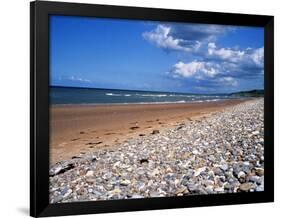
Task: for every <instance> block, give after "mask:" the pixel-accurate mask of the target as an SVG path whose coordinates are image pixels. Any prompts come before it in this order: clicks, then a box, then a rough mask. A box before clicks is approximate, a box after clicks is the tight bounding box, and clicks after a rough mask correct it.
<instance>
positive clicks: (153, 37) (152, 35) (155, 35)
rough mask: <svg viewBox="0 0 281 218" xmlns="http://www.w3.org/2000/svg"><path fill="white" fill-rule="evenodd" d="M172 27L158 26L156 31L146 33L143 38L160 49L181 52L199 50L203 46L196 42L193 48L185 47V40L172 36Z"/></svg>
mask: <svg viewBox="0 0 281 218" xmlns="http://www.w3.org/2000/svg"><path fill="white" fill-rule="evenodd" d="M170 33H171V27H169V26H166V25H158V26H157V27H156V29H154V30H152V31H150V32H144V33H143V37H144V39H146V40H147V41H150V42H152V43H154V44H155V45H156V46H157V47H159V48H164V49H172V50H179V51H186V52H187V51H190V50H191V49H194V50H198V49H199V48H200V46H201V43H200V42H199V41H195V42H194V43H193V44H192V46H184V45H183V44H185V40H183V39H180V38H174V37H173V36H172V35H171V34H170Z"/></svg>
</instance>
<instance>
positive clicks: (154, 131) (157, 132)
mask: <svg viewBox="0 0 281 218" xmlns="http://www.w3.org/2000/svg"><path fill="white" fill-rule="evenodd" d="M159 133H160V131H159V130H158V129H154V130H153V131H152V133H151V134H152V135H155V134H159Z"/></svg>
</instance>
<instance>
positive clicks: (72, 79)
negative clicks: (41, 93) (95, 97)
mask: <svg viewBox="0 0 281 218" xmlns="http://www.w3.org/2000/svg"><path fill="white" fill-rule="evenodd" d="M263 42H264V38H263V28H254V27H238V26H223V25H207V24H191V23H169V22H154V21H153V22H152V21H136V20H118V19H102V18H86V17H74V16H73V17H72V16H51V17H50V84H51V85H58V86H76V87H93V88H113V89H133V90H150V91H171V92H192V93H223V92H235V91H240V90H250V89H261V88H263V73H264V70H263V69H264V66H263V65H264V54H263V52H264V51H263V46H264V45H263Z"/></svg>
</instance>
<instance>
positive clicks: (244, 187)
mask: <svg viewBox="0 0 281 218" xmlns="http://www.w3.org/2000/svg"><path fill="white" fill-rule="evenodd" d="M253 187H254V184H253V183H250V182H247V183H243V184H241V185H240V186H239V189H240V190H241V191H244V192H248V191H250V189H252V188H253Z"/></svg>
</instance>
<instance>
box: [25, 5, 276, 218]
mask: <svg viewBox="0 0 281 218" xmlns="http://www.w3.org/2000/svg"><path fill="white" fill-rule="evenodd" d="M52 14H53V15H74V16H90V17H105V18H119V19H138V20H139V19H140V20H154V21H175V22H192V23H207V24H225V25H240V26H255V27H263V28H264V58H265V59H264V63H265V65H264V70H265V73H264V75H265V76H264V86H265V87H264V88H265V131H264V132H265V135H264V137H265V150H264V158H265V161H264V163H265V165H264V167H265V187H264V188H265V189H264V191H263V192H252V193H233V194H214V195H196V196H182V197H163V198H148V199H132V200H110V201H97V202H76V203H59V204H49V22H48V20H49V15H52ZM273 22H274V18H273V16H264V15H246V14H232V13H217V12H199V11H186V10H170V9H158V8H157V9H156V8H153V9H152V8H140V7H123V6H108V5H93V4H80V3H62V2H45V1H35V2H31V3H30V27H31V28H30V72H31V73H30V99H31V101H30V215H31V216H34V217H38V216H61V215H74V214H90V213H105V212H107V213H108V212H120V211H139V210H155V209H168V208H183V207H199V206H215V205H229V204H246V203H260V202H273V201H274V125H273V119H274V113H273V112H274V111H273V110H274V97H273V95H274V91H273V90H274V82H273V78H274V46H273V45H274V34H273V30H274V27H273Z"/></svg>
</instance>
